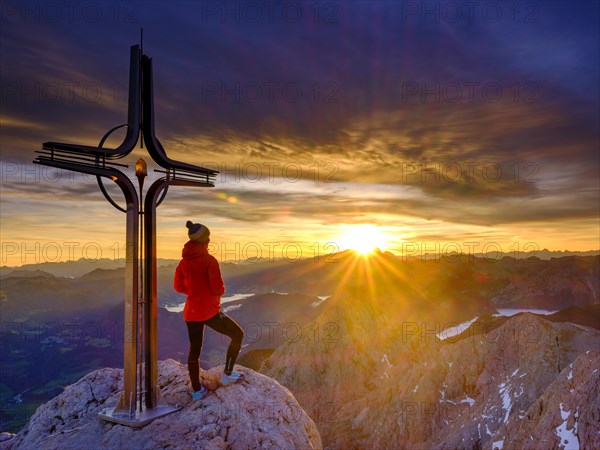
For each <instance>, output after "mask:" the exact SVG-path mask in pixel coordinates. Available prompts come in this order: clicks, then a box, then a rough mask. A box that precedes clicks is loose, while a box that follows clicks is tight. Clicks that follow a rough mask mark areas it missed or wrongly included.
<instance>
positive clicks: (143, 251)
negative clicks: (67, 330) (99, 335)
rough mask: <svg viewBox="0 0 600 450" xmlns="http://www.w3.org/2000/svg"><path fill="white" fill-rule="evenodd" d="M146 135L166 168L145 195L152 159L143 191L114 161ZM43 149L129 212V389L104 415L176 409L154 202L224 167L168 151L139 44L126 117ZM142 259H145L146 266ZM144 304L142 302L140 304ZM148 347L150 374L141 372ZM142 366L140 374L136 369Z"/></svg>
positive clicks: (126, 419) (43, 158)
mask: <svg viewBox="0 0 600 450" xmlns="http://www.w3.org/2000/svg"><path fill="white" fill-rule="evenodd" d="M125 126H126V127H127V133H126V135H125V139H124V140H123V142H122V143H121V144H120V145H119V146H118V147H116V148H105V147H104V142H105V141H106V139H107V138H108V136H109V135H110V134H111V133H113V132H114V131H115V130H117V129H119V128H122V127H125ZM140 136H141V139H142V140H141V143H142V146H143V143H145V144H146V148H147V150H148V154H149V155H150V157H151V158H152V159H153V160H154V161H155V162H156V163H157V164H158V165H159V166H160V167H162V169H157V170H156V172H159V173H161V174H162V175H161V177H160V178H159V179H157V180H156V181H154V183H152V184H151V185H150V187H149V188H148V191H147V192H146V195H145V199H144V196H143V192H142V189H143V183H144V178H145V177H146V175H147V168H146V162H145V161H144V160H143V159H142V158H140V159H139V160H138V161H137V162H136V177H137V178H138V184H139V192H137V191H136V188H135V186H134V184H133V182H132V181H131V180H130V179H129V178H128V177H127V176H126V175H125V174H124V173H123V172H122V171H121V170H119V168H120V167H125V168H126V167H127V166H126V165H124V164H118V163H116V162H114V161H115V160H118V159H121V158H123V157H125V156H127V155H129V154H130V153H131V151H132V150H133V149H134V147H135V146H136V144H137V142H138V140H139V139H140ZM37 153H39V154H40V155H39V156H38V157H37V158H36V159H35V160H34V161H33V162H34V163H36V164H43V165H45V166H51V167H56V168H60V169H66V170H71V171H74V172H80V173H86V174H91V175H95V176H96V178H97V181H98V185H99V187H100V191H101V192H102V194H103V195H104V197H105V198H106V199H107V200H108V201H109V202H110V203H111V204H112V205H113V206H114V207H116V208H117V209H119V210H120V211H123V212H125V213H126V250H125V324H124V328H125V332H124V342H123V345H124V352H123V353H124V379H123V392H122V393H121V397H120V399H119V403H118V404H117V405H116V407H114V408H111V409H106V410H103V411H102V412H101V413H100V414H99V417H100V418H102V419H104V420H108V421H111V422H117V423H121V424H123V425H128V426H133V427H139V426H143V425H145V424H147V423H148V422H150V421H152V420H154V419H156V418H157V417H160V416H163V415H165V414H168V413H171V412H173V411H177V410H178V407H174V406H171V405H169V404H167V403H166V402H165V401H164V400H163V398H162V396H161V393H160V389H159V386H158V370H157V360H158V339H157V315H158V304H157V295H156V287H157V286H156V208H157V206H158V205H159V204H160V203H161V202H162V201H163V200H164V198H165V196H166V194H167V190H168V187H169V186H171V185H175V186H196V187H214V177H215V176H216V175H217V174H218V172H217V171H214V170H210V169H206V168H203V167H199V166H194V165H191V164H187V163H184V162H180V161H175V160H172V159H171V158H169V157H168V156H167V154H166V152H165V149H164V148H163V146H162V144H161V143H160V141H159V140H158V138H157V137H156V135H155V134H154V94H153V87H152V59H151V58H149V57H148V56H147V55H145V54H144V53H143V51H142V49H141V46H140V45H133V46H132V47H131V55H130V66H129V99H128V114H127V123H126V124H123V125H119V126H117V127H114V128H112V129H111V130H109V131H108V132H107V133H106V134H105V135H104V136H103V137H102V139H101V140H100V143H99V144H98V146H97V147H93V146H85V145H79V144H65V143H60V142H45V143H44V144H42V150H41V151H38V152H37ZM103 178H108V179H111V180H112V181H113V182H115V183H116V184H117V186H119V188H120V189H121V191H122V192H123V195H124V197H125V204H126V206H125V207H121V206H120V205H119V204H118V203H117V202H115V201H114V200H113V199H112V197H111V196H110V195H109V194H108V192H107V190H106V188H105V187H104V183H103ZM142 205H143V208H142ZM140 231H141V233H140ZM141 260H143V262H144V263H143V265H142V267H141V268H140V265H139V263H140V261H141ZM140 275H142V277H141V281H140ZM140 288H141V289H140ZM140 306H141V309H138V308H140ZM140 313H141V314H140ZM142 355H143V361H144V376H142V373H141V371H142V361H141V359H142ZM138 357H139V366H138ZM138 367H139V371H140V372H139V374H138V371H137V370H136V368H138ZM142 378H143V380H144V389H143V390H142V389H141V386H142ZM138 387H139V388H140V391H139V395H138Z"/></svg>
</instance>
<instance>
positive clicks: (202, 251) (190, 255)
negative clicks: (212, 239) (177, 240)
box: [181, 241, 208, 260]
mask: <svg viewBox="0 0 600 450" xmlns="http://www.w3.org/2000/svg"><path fill="white" fill-rule="evenodd" d="M206 255H208V246H207V245H205V244H201V243H200V242H197V241H187V242H186V243H185V245H184V246H183V250H182V251H181V257H182V258H183V259H187V260H191V259H197V258H201V257H202V256H206Z"/></svg>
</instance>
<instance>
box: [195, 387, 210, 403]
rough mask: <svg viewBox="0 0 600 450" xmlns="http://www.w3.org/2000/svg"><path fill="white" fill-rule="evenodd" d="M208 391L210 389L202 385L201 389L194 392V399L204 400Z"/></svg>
mask: <svg viewBox="0 0 600 450" xmlns="http://www.w3.org/2000/svg"><path fill="white" fill-rule="evenodd" d="M207 392H208V391H207V390H206V388H205V387H204V386H200V390H199V391H195V392H192V400H202V399H203V398H204V397H206V393H207Z"/></svg>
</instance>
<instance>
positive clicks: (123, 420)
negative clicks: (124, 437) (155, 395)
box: [98, 405, 181, 428]
mask: <svg viewBox="0 0 600 450" xmlns="http://www.w3.org/2000/svg"><path fill="white" fill-rule="evenodd" d="M115 409H116V408H106V409H103V410H102V411H101V412H99V413H98V418H99V419H102V420H106V421H107V422H113V423H118V424H120V425H126V426H128V427H133V428H140V427H143V426H145V425H147V424H149V423H150V422H152V421H153V420H154V419H158V418H159V417H162V416H166V415H167V414H171V413H172V412H175V411H179V410H180V409H181V407H180V406H171V405H161V406H157V407H156V408H151V409H146V408H145V407H144V408H143V409H142V410H141V411H138V410H136V411H135V415H134V416H133V417H128V416H127V415H126V414H123V415H121V414H118V415H117V416H113V411H114V410H115Z"/></svg>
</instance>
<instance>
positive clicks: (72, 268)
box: [0, 249, 600, 278]
mask: <svg viewBox="0 0 600 450" xmlns="http://www.w3.org/2000/svg"><path fill="white" fill-rule="evenodd" d="M341 253H344V252H341ZM385 253H388V254H390V255H393V256H398V255H395V254H393V253H392V252H385ZM457 255H458V254H457V253H449V254H448V255H440V254H439V253H424V254H423V255H419V256H410V255H409V256H407V257H406V258H405V260H414V259H433V260H435V259H444V258H448V257H450V258H453V257H455V256H457ZM596 255H600V250H588V251H579V252H578V251H569V250H562V251H561V250H548V249H543V250H537V251H531V252H518V253H515V252H508V253H501V252H489V253H486V254H482V253H480V252H479V253H474V254H473V255H472V256H474V257H476V258H486V257H487V258H489V259H492V260H499V259H501V258H503V257H505V256H507V257H511V258H517V259H526V258H531V257H533V258H539V259H551V258H562V257H564V256H596ZM336 256H337V255H335V254H333V255H327V257H328V258H329V259H330V260H333V259H335V258H336ZM398 257H400V258H402V256H398ZM178 262H179V259H165V258H158V260H157V265H158V266H159V267H160V266H169V265H173V264H175V265H176V264H177V263H178ZM285 263H286V260H284V259H270V258H250V259H247V260H243V261H235V262H226V263H222V266H223V267H228V269H229V270H230V271H231V272H236V273H243V272H245V271H248V272H251V271H253V270H254V268H253V267H252V266H256V265H262V266H268V265H281V264H285ZM124 265H125V262H124V261H123V260H115V259H110V258H101V259H93V260H89V259H84V258H81V259H79V260H77V261H65V262H43V263H31V264H23V265H21V266H0V278H4V277H6V276H8V275H15V274H16V273H18V272H20V271H28V272H31V271H42V272H47V273H50V274H52V275H54V276H56V277H75V278H78V277H80V276H82V275H85V274H86V273H88V272H91V271H92V270H95V269H118V268H121V267H124Z"/></svg>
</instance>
